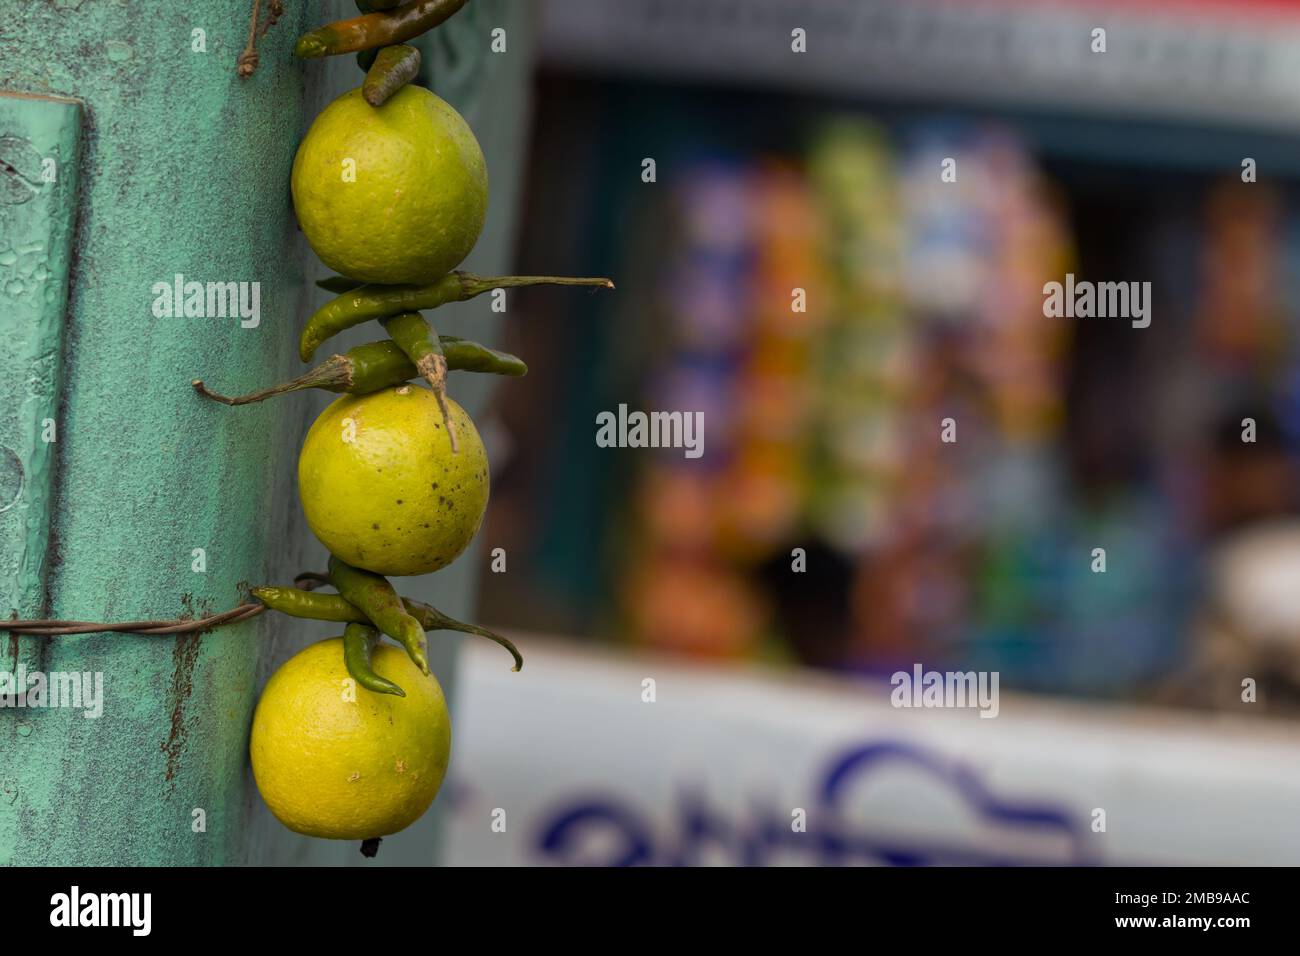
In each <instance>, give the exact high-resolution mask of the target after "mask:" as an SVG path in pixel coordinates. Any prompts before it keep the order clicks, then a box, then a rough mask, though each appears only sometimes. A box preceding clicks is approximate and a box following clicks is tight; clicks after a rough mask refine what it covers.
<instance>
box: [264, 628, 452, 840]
mask: <svg viewBox="0 0 1300 956" xmlns="http://www.w3.org/2000/svg"><path fill="white" fill-rule="evenodd" d="M371 663H372V665H373V667H374V669H375V671H376V672H377V673H379V674H380V675H381V676H383V677H386V678H388V679H389V680H391V681H393V682H394V683H396V684H398V685H400V686H401V687H402V688H403V689H404V690H405V691H406V696H405V697H396V696H393V695H391V694H375V693H372V692H371V691H368V690H366V689H365V688H364V687H360V686H358V685H356V684H355V682H353V681H352V680H351V679H350V678H349V677H348V672H347V668H346V667H345V666H344V664H343V639H342V638H341V637H334V638H330V639H329V640H325V641H321V642H320V643H318V644H313V645H311V646H310V647H308V648H305V649H304V650H302V651H300V652H299V653H298V654H296V655H294V656H293V657H291V658H290V659H289V660H288V661H286V662H285V663H284V665H283V666H282V667H281V668H280V669H279V670H278V671H276V672H275V674H274V675H272V677H271V679H270V680H269V681H268V682H267V684H266V689H265V690H263V691H262V699H261V700H259V701H258V703H257V710H256V711H255V712H254V714H253V731H252V737H251V740H250V741H249V748H248V749H249V756H250V758H251V759H252V763H253V777H254V779H256V781H257V789H258V790H260V791H261V793H262V799H264V800H265V801H266V805H267V806H268V807H270V808H271V812H272V813H274V814H275V816H276V818H277V819H278V820H279V821H280V822H281V823H283V824H284V825H285V826H287V827H288V828H289V829H290V830H295V831H297V832H298V833H305V834H307V835H308V836H314V837H326V838H329V839H334V840H367V839H370V838H371V837H379V836H386V835H387V834H389V833H396V832H397V831H398V830H401V829H404V828H405V827H408V826H410V825H411V824H412V823H414V822H415V821H416V820H418V819H419V818H420V816H421V815H422V814H423V813H424V811H425V810H427V809H429V804H431V803H432V802H433V798H434V797H435V796H437V794H438V788H439V787H440V786H441V785H442V778H443V775H444V774H445V773H446V772H447V759H448V757H449V756H450V754H451V718H450V716H449V715H448V713H447V702H446V700H445V699H444V698H443V696H442V688H441V687H439V686H438V681H437V680H436V679H435V678H434V677H432V676H426V675H424V674H422V673H420V670H419V668H417V667H416V666H415V665H414V664H412V663H411V660H410V658H408V657H407V656H406V652H405V651H403V650H402V649H401V648H398V647H394V646H393V645H391V644H380V645H378V646H376V647H375V649H374V651H373V653H372V655H371Z"/></svg>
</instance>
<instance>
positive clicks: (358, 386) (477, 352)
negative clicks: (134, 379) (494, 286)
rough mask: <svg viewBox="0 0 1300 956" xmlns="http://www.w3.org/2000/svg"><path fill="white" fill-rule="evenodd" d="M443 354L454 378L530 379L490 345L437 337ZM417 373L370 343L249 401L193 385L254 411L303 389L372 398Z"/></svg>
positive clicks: (397, 355) (390, 350) (519, 362)
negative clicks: (467, 375) (469, 375)
mask: <svg viewBox="0 0 1300 956" xmlns="http://www.w3.org/2000/svg"><path fill="white" fill-rule="evenodd" d="M438 343H439V344H440V345H441V346H442V353H443V355H444V356H445V357H446V359H447V370H448V371H450V372H482V373H484V374H487V375H509V376H511V377H513V378H518V377H520V376H521V375H526V374H528V366H527V365H525V364H524V362H523V359H521V358H519V357H518V356H517V355H511V354H510V353H509V352H498V351H497V350H496V349H490V348H488V347H487V346H486V345H481V344H479V343H478V342H472V341H470V340H469V339H462V338H458V337H456V336H454V335H440V336H438ZM418 374H419V372H417V371H416V367H415V365H414V364H412V362H411V360H410V359H409V358H407V357H406V353H405V352H403V351H402V350H401V348H399V347H398V345H397V343H396V342H392V341H386V342H368V343H366V344H365V345H358V346H355V347H353V348H350V349H348V350H347V351H346V352H345V353H343V354H342V355H331V356H330V357H329V358H327V359H326V360H325V361H324V362H321V364H320V365H317V366H316V367H315V368H314V369H312V370H311V371H310V372H307V373H306V374H305V375H299V376H298V377H297V378H295V379H292V380H291V381H288V382H282V383H280V384H279V385H272V386H271V387H270V388H263V389H260V390H259V391H256V392H249V393H248V394H247V395H237V396H234V397H232V396H229V395H222V394H220V393H218V392H214V391H212V390H211V389H210V388H208V387H207V386H206V385H204V384H203V380H202V379H198V378H196V379H195V380H194V381H192V382H191V383H190V384H191V385H192V386H193V387H194V390H195V391H196V392H198V393H199V394H200V395H202V396H203V397H204V398H210V399H212V400H213V401H214V402H221V403H222V404H223V405H251V404H252V403H253V402H262V401H265V400H266V399H268V398H274V397H275V396H276V395H285V394H287V393H289V392H298V391H301V390H303V389H305V388H323V389H326V390H328V391H331V392H347V393H348V394H349V395H369V394H370V393H371V392H377V391H379V390H380V389H381V388H388V386H390V385H400V384H401V383H402V382H409V381H410V380H411V379H413V378H415V377H416V376H417V375H418Z"/></svg>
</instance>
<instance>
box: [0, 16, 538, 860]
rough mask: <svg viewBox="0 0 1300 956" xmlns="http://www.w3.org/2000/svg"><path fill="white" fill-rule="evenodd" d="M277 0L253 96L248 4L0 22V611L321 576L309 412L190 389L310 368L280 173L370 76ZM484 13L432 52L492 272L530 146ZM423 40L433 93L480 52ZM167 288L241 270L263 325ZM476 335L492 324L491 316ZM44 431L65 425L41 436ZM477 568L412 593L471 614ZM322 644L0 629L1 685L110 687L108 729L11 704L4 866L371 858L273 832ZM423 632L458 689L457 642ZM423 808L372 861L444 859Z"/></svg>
mask: <svg viewBox="0 0 1300 956" xmlns="http://www.w3.org/2000/svg"><path fill="white" fill-rule="evenodd" d="M263 6H265V4H263ZM475 6H478V7H480V9H479V10H478V11H476V13H475V14H474V16H473V17H467V16H466V14H467V13H468V12H469V9H472V8H474V7H475ZM285 8H286V13H285V15H284V17H283V18H282V19H281V20H280V22H279V23H278V24H277V25H276V26H275V27H273V28H272V29H271V30H270V31H269V32H268V33H267V35H266V36H265V37H263V38H262V39H261V40H260V42H259V44H258V49H259V53H260V65H259V67H258V69H257V71H256V72H255V74H254V75H253V76H252V77H250V78H247V79H241V78H239V77H238V76H237V75H236V69H235V67H236V61H237V59H238V56H239V53H240V51H241V49H242V48H243V46H244V43H245V40H246V36H247V32H248V22H249V14H250V12H251V9H252V2H251V0H248V2H235V0H191V2H189V3H185V4H172V3H154V2H146V0H125V2H117V3H83V2H81V0H57V2H49V3H25V4H20V5H18V7H17V10H16V11H10V12H7V13H6V20H5V28H4V30H3V31H0V94H3V95H0V103H2V104H6V105H4V106H0V161H2V162H0V333H2V334H3V337H4V340H5V342H6V349H7V350H8V349H9V343H19V345H20V347H18V348H16V349H13V350H10V351H11V353H12V354H9V355H7V356H6V358H5V359H4V360H3V361H0V375H2V376H3V378H0V446H3V447H4V449H8V457H6V452H5V451H4V450H0V499H3V498H5V496H6V495H7V494H8V495H10V497H11V500H12V502H13V504H12V506H11V507H10V508H9V510H7V511H0V598H3V599H4V601H5V602H6V604H7V605H8V606H7V607H5V608H3V609H0V610H2V611H6V612H7V611H16V612H18V613H19V614H21V615H29V614H41V613H44V614H47V615H49V616H53V617H61V618H76V619H83V620H124V619H140V618H171V617H176V616H179V615H181V614H183V613H193V614H201V613H203V612H206V611H216V610H222V609H225V608H228V607H231V606H233V605H234V604H236V603H238V602H239V601H240V600H241V599H242V595H241V592H240V586H241V585H242V584H245V583H257V582H263V581H278V582H287V581H288V580H289V579H290V578H291V577H292V576H293V574H294V573H295V572H297V571H299V570H302V569H307V568H312V569H319V568H321V567H323V565H324V553H323V550H322V549H321V548H320V546H319V545H318V544H317V543H316V542H315V541H314V539H312V538H311V537H310V535H309V533H308V532H307V530H306V528H305V525H304V523H303V521H302V518H301V513H300V509H299V506H298V502H297V491H296V482H295V465H296V460H297V452H298V447H299V444H300V440H301V437H302V434H303V432H304V431H305V428H306V425H307V424H308V422H309V421H310V418H311V417H312V416H313V415H314V414H315V410H316V407H318V406H314V405H312V402H311V401H310V400H301V401H299V400H281V401H277V402H268V403H265V404H264V405H261V406H251V407H248V408H240V409H230V408H226V407H223V406H216V405H212V404H209V403H205V402H203V401H202V400H201V399H198V398H197V397H196V396H195V394H194V393H193V391H192V390H191V389H190V387H189V382H190V380H191V379H192V378H195V377H202V378H205V379H207V380H208V381H209V382H211V383H214V384H215V383H220V385H221V386H222V387H223V388H224V389H225V390H227V391H241V390H247V389H250V388H253V387H256V386H260V385H264V384H267V383H270V382H273V381H277V380H280V379H282V378H285V377H287V376H289V375H290V374H296V373H297V372H298V371H300V365H299V364H298V362H297V359H296V356H295V354H294V353H295V342H296V338H297V330H298V328H299V327H300V324H301V322H302V320H303V318H304V316H305V315H306V314H307V313H308V312H309V311H310V309H311V308H312V306H313V302H314V301H315V295H316V294H315V292H314V290H312V289H311V287H310V282H311V280H312V279H315V278H317V277H318V276H319V275H321V274H323V272H324V269H323V268H322V267H321V266H320V264H319V263H318V262H316V261H315V259H314V257H312V256H311V253H310V251H309V250H306V248H305V244H304V243H302V241H301V238H300V236H299V234H298V232H297V229H296V224H295V221H294V217H293V210H292V207H291V204H290V200H289V189H288V182H289V170H290V165H291V163H292V159H293V154H294V151H295V149H296V147H297V143H298V141H299V138H300V136H301V134H302V132H303V130H304V129H305V127H306V124H307V123H308V122H310V119H311V117H312V116H313V115H314V114H315V112H317V111H318V110H319V108H320V107H321V106H322V105H323V104H324V103H325V102H327V101H328V100H329V99H330V98H332V97H333V96H334V95H336V94H337V93H338V92H341V91H342V90H343V89H345V88H346V87H348V86H354V85H357V84H358V83H359V82H360V79H361V74H360V71H358V70H357V69H356V66H355V64H354V63H353V60H352V58H351V57H337V58H332V60H331V61H330V62H326V63H312V64H304V63H302V62H301V61H297V60H295V59H294V57H293V55H292V47H293V41H294V39H295V38H296V37H297V36H298V35H299V34H300V33H302V32H303V31H305V30H306V29H309V28H310V27H312V26H316V25H318V24H320V23H323V22H325V21H327V20H329V19H332V18H335V17H338V16H346V15H350V14H351V12H352V10H353V6H352V4H351V3H346V4H345V3H342V2H332V3H310V4H309V3H304V2H298V0H289V2H288V3H286V4H285ZM469 9H467V11H464V12H462V14H459V15H458V17H457V18H453V20H452V21H450V22H449V23H448V24H447V25H446V27H447V28H448V29H449V33H448V36H447V37H443V38H440V39H432V40H429V41H427V42H431V43H435V44H445V43H455V44H469V45H470V46H476V45H478V44H480V43H481V44H482V46H483V51H482V52H483V56H482V59H481V66H480V67H478V68H476V70H477V75H476V76H475V77H473V78H471V79H472V82H470V83H469V85H468V86H467V87H466V88H467V89H472V90H474V91H475V92H474V94H473V95H474V98H475V99H476V100H477V103H476V104H475V105H476V107H477V108H475V109H471V110H470V112H469V113H467V118H468V119H469V120H470V122H471V124H472V125H474V126H475V129H476V131H478V132H479V134H480V137H481V138H482V139H483V141H484V147H485V151H486V152H487V155H488V162H489V170H490V174H491V175H492V176H493V196H492V202H493V205H494V208H493V215H494V216H495V217H496V218H495V220H494V221H493V220H490V222H489V229H488V231H487V232H485V235H484V237H483V239H482V240H481V242H480V245H479V248H478V249H477V250H476V252H475V254H474V256H473V257H472V259H471V265H474V266H477V267H482V268H487V267H489V266H490V267H503V266H505V265H506V263H505V262H504V255H505V250H506V248H507V247H508V240H509V238H510V230H511V225H512V224H511V222H510V218H511V217H510V212H511V209H510V208H509V207H512V206H513V204H514V203H513V189H514V187H513V185H512V183H513V181H514V178H515V172H516V162H517V161H516V158H515V157H516V156H517V153H512V154H511V155H508V156H507V155H503V152H502V150H503V149H510V150H515V149H517V148H518V146H519V145H520V141H519V140H520V132H521V130H522V107H523V102H524V99H523V84H524V79H525V76H526V67H524V66H523V65H522V58H524V57H526V53H527V43H526V38H525V36H524V33H525V30H524V29H523V26H522V24H521V16H526V15H527V14H526V12H524V11H522V10H521V5H520V4H513V3H511V4H507V3H504V2H498V3H493V2H487V3H483V2H481V0H474V2H472V3H471V7H470V8H469ZM461 17H464V18H465V19H464V20H462V21H461V22H460V23H457V19H459V18H461ZM494 21H495V22H494ZM474 24H477V26H473V25H474ZM494 26H502V27H506V28H508V29H509V30H510V32H511V41H512V42H514V41H517V42H518V47H517V53H516V50H514V49H512V50H511V54H510V55H508V56H506V57H504V58H502V59H500V60H498V61H497V62H495V63H494V62H493V61H492V60H491V59H490V58H489V57H488V55H487V53H486V51H487V47H488V43H489V37H488V36H487V32H488V31H490V30H491V29H492V27H494ZM452 27H455V28H456V31H457V33H455V34H453V33H451V32H450V28H452ZM466 30H470V33H468V34H466V33H465V31H466ZM480 30H482V33H480V32H479V31H480ZM431 52H432V53H433V56H432V60H433V62H434V70H435V74H434V75H435V81H436V80H437V63H438V62H439V61H440V60H449V59H452V58H453V57H451V56H448V55H447V54H449V53H450V54H456V55H455V56H454V59H455V61H456V62H458V63H464V62H466V57H465V56H464V55H461V54H460V53H458V51H457V49H456V48H455V47H453V48H452V49H450V50H449V51H448V50H444V51H442V53H439V52H438V51H437V50H434V51H431ZM461 52H462V53H463V50H462V51H461ZM435 88H438V85H437V83H436V82H435ZM14 94H23V95H14ZM27 95H36V96H41V97H47V98H48V97H63V98H69V99H72V100H75V101H76V102H77V103H79V104H82V105H81V106H77V105H75V104H72V105H69V104H66V103H62V102H61V101H60V100H52V99H46V100H41V101H36V102H40V103H44V104H46V105H43V106H40V107H34V106H30V105H21V106H16V105H15V104H18V103H23V104H27V103H30V102H33V101H30V100H29V99H28V97H27ZM453 102H454V100H453ZM485 117H491V119H490V120H487V121H486V123H487V125H486V127H483V126H481V124H483V123H484V122H485V119H484V118H485ZM78 122H80V124H81V127H82V128H81V130H80V133H79V134H78V128H77V126H78ZM20 141H21V142H20ZM23 144H26V145H23ZM28 146H29V147H30V153H29V151H28ZM78 150H79V153H78ZM31 154H34V155H35V156H36V157H37V158H39V159H44V158H46V157H48V156H53V157H54V158H55V159H56V161H57V165H58V167H59V170H60V172H59V179H58V180H57V182H53V183H44V182H42V181H41V180H40V177H39V175H38V174H37V175H35V178H33V175H34V174H33V172H32V168H35V169H37V171H38V172H39V168H40V167H39V164H38V165H37V166H36V167H30V166H29V165H26V164H30V162H31V161H32V156H31ZM15 158H16V161H15ZM24 191H26V193H30V196H28V197H27V198H26V199H25V200H24V201H22V202H15V199H21V198H22V197H23V195H24ZM74 200H75V205H74ZM503 206H506V207H507V208H502V207H503ZM69 237H70V239H69ZM38 239H39V240H40V241H41V242H42V244H43V245H42V250H44V251H39V252H38V251H37V250H35V247H34V243H36V242H37V241H38ZM61 249H64V250H65V251H64V252H60V250H61ZM178 275H179V276H182V277H183V278H182V279H181V280H180V281H181V283H182V289H184V285H183V284H184V283H187V282H199V283H205V284H206V283H218V282H220V283H247V284H248V285H245V286H243V287H242V291H244V292H245V297H244V300H243V302H244V304H245V305H247V306H251V305H252V304H253V303H256V309H252V308H249V309H247V310H246V311H247V313H248V314H241V315H240V316H236V317H232V316H229V315H227V316H226V317H209V316H210V313H209V314H208V315H204V316H197V315H195V316H191V317H185V316H184V310H183V309H181V310H180V314H179V315H178V314H176V312H175V310H169V309H165V308H163V307H162V306H161V305H160V291H159V290H161V289H162V288H163V286H164V285H168V284H171V285H172V286H173V287H174V285H175V283H176V281H177V280H176V277H177V276H178ZM253 283H256V286H253V285H252V284H253ZM236 288H241V287H236ZM254 289H256V290H257V292H256V297H255V298H254V295H253V290H254ZM63 290H66V303H65V302H64V301H63V299H62V297H63V296H64V294H65V292H64V291H63ZM462 314H464V312H462ZM479 314H480V315H482V316H486V314H487V307H486V305H484V307H483V309H482V311H481V313H479ZM476 319H477V317H476ZM473 328H474V331H475V333H476V336H475V337H478V338H484V337H490V331H489V330H488V328H487V327H486V326H485V325H484V324H475V325H474V326H473ZM60 339H61V340H62V341H61V342H60ZM485 388H486V383H473V384H472V386H471V387H467V388H464V389H463V391H461V392H458V394H457V397H458V398H460V399H461V400H462V402H463V403H465V404H467V407H469V408H470V410H471V412H472V413H473V412H477V411H479V410H481V408H482V403H483V400H484V398H485V396H486V392H485ZM466 399H467V400H468V401H465V400H466ZM51 409H54V410H55V412H54V414H53V415H51V414H49V411H50V410H51ZM37 416H39V417H40V421H41V422H44V421H45V419H47V418H51V417H53V418H55V419H56V420H57V426H56V429H55V439H54V440H53V441H45V440H43V438H42V434H43V433H42V431H41V427H40V426H39V425H38V424H37V421H36V420H37ZM11 459H13V460H11ZM14 461H16V462H17V465H15V464H14ZM20 473H21V475H20ZM4 507H5V502H4V501H3V500H0V509H2V508H4ZM42 528H44V529H45V530H42ZM477 562H478V558H477V556H476V555H467V556H466V557H464V558H462V559H461V561H460V562H458V564H457V565H456V566H453V568H451V569H448V572H444V573H443V574H439V575H436V576H434V577H433V578H430V579H429V580H428V581H427V582H424V583H422V584H421V585H419V586H417V587H408V588H404V589H403V590H404V591H406V593H409V594H412V595H413V596H417V597H422V598H425V599H428V600H433V601H434V602H437V603H441V605H442V606H443V607H444V608H445V609H446V610H447V611H448V612H449V613H452V614H456V615H458V616H459V615H464V614H467V613H469V611H470V610H471V609H470V608H469V607H468V606H467V605H468V602H469V600H470V598H469V595H471V594H472V588H473V579H474V571H475V568H476V565H477ZM453 596H455V599H451V598H452V597H453ZM328 636H332V632H331V631H330V629H329V627H328V626H326V625H314V624H309V623H306V622H298V621H290V620H288V619H285V618H282V617H273V616H272V615H263V616H262V617H261V618H258V619H255V620H254V621H252V622H250V623H246V624H242V625H238V626H234V627H226V628H222V629H220V630H218V631H216V632H214V633H211V634H206V635H201V636H197V635H196V636H185V637H144V636H130V635H118V634H94V635H87V636H81V637H55V638H47V639H42V640H37V639H31V638H23V639H21V640H20V641H18V642H11V641H10V640H9V639H8V635H6V634H3V633H0V649H3V651H4V652H5V653H0V671H4V670H9V669H11V667H13V666H16V665H17V663H18V661H17V660H16V659H15V654H16V656H17V657H20V658H23V662H24V663H25V666H26V667H28V668H39V669H40V670H41V671H42V672H45V673H49V674H52V675H53V674H71V673H77V674H81V675H85V674H90V675H92V676H91V678H90V680H91V685H90V686H93V681H94V677H93V675H95V674H101V675H102V681H103V701H102V714H101V715H99V716H95V717H88V716H86V714H87V713H88V712H89V709H88V708H82V709H74V708H59V709H53V708H37V707H27V708H10V709H0V864H110V863H131V864H223V863H243V862H360V861H361V858H360V856H359V854H357V853H356V847H354V846H351V845H344V844H333V843H330V842H328V841H313V840H308V839H306V838H303V837H299V836H297V835H295V834H292V833H290V832H289V831H287V830H285V829H284V828H283V827H281V826H279V824H278V823H276V822H275V821H274V820H272V819H271V818H270V816H269V814H268V813H267V812H266V811H265V808H264V807H263V806H262V805H261V801H260V798H259V797H258V796H257V793H256V790H255V788H254V787H253V785H252V779H251V774H250V773H249V772H248V769H247V751H246V748H247V737H248V725H249V720H250V717H251V713H252V708H253V705H254V703H255V701H256V695H257V692H258V691H259V689H260V687H261V684H262V683H263V682H264V681H265V679H266V677H267V676H269V674H270V672H271V670H272V669H273V668H274V667H275V666H276V665H277V664H278V663H279V662H280V661H282V660H283V659H284V658H286V657H287V656H289V655H290V654H291V653H293V652H294V651H296V650H297V649H298V648H299V647H301V646H302V645H303V644H305V643H307V642H308V641H311V640H317V639H320V638H324V637H328ZM434 640H435V641H436V642H439V643H438V647H439V648H440V651H441V652H440V653H438V654H437V655H431V657H432V658H434V659H435V666H436V667H437V668H438V672H439V676H440V677H441V678H443V679H444V685H445V686H446V685H448V684H450V683H451V680H450V677H451V667H452V665H453V663H454V661H453V657H452V652H451V648H452V647H453V646H454V643H453V642H452V641H451V640H450V638H444V637H439V636H436V635H435V638H434ZM444 640H445V641H446V643H441V642H442V641H444ZM11 647H12V648H16V649H17V650H16V651H15V652H11ZM449 690H450V688H449ZM453 706H454V697H453ZM452 772H453V774H454V772H455V760H454V757H453V763H452ZM435 817H436V815H435V816H431V817H430V818H428V819H427V820H426V821H421V823H420V824H417V825H416V826H415V827H412V828H411V830H409V831H407V832H406V833H403V834H400V835H398V836H396V837H393V838H391V840H386V841H385V844H384V850H383V851H382V852H381V857H380V860H379V862H390V863H396V862H432V861H433V859H434V845H435V836H436V832H435V829H436V818H435Z"/></svg>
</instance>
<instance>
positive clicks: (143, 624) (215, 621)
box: [0, 571, 329, 637]
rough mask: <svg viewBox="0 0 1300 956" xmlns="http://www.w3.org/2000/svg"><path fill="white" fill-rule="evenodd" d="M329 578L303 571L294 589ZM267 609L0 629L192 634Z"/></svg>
mask: <svg viewBox="0 0 1300 956" xmlns="http://www.w3.org/2000/svg"><path fill="white" fill-rule="evenodd" d="M328 583H329V579H328V578H327V577H326V576H325V575H323V574H317V573H315V572H311V571H306V572H304V573H302V574H300V575H298V577H296V578H294V581H293V584H294V587H296V588H301V589H302V590H304V591H311V590H313V589H315V588H316V587H317V586H318V585H321V584H328ZM265 610H267V607H266V605H265V604H261V603H259V602H256V601H249V602H247V603H245V604H240V605H239V606H238V607H232V608H231V609H230V610H228V611H222V612H221V613H220V614H209V615H208V616H206V617H200V618H176V619H174V620H170V621H118V622H116V623H98V622H94V621H64V620H37V619H30V620H28V619H23V620H9V621H5V620H0V631H8V632H9V633H11V634H34V635H39V636H42V637H56V636H59V635H65V634H98V633H100V632H106V631H109V632H113V633H116V634H193V633H195V632H198V631H210V630H212V629H213V628H216V627H220V626H221V625H223V624H239V623H241V622H243V621H248V620H251V619H252V618H255V617H257V615H259V614H261V613H262V612H263V611H265Z"/></svg>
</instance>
